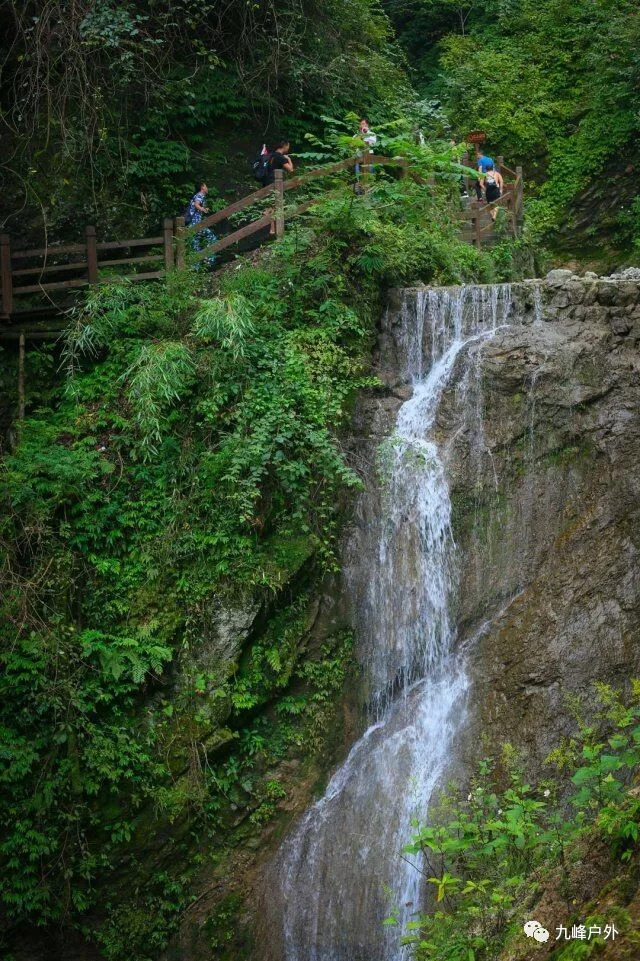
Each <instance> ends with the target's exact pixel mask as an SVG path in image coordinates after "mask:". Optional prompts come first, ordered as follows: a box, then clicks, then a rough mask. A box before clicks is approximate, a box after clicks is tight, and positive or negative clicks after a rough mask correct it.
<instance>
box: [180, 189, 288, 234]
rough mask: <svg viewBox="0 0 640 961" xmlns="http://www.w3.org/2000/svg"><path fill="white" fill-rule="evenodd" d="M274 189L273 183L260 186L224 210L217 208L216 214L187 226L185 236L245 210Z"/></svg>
mask: <svg viewBox="0 0 640 961" xmlns="http://www.w3.org/2000/svg"><path fill="white" fill-rule="evenodd" d="M273 190H274V187H273V184H267V186H266V187H260V189H259V190H254V192H253V193H252V194H247V196H246V197H243V198H242V199H241V200H236V202H235V203H233V204H229V206H228V207H225V208H224V210H216V212H215V213H214V214H209V216H208V217H205V218H204V219H203V220H201V221H200V223H199V224H194V225H193V227H187V228H186V230H185V236H187V237H190V236H193V235H194V234H197V233H198V231H199V230H203V229H204V228H205V227H211V226H212V225H213V224H218V223H220V221H221V220H226V219H227V217H230V216H231V215H232V214H237V213H240V211H241V210H244V208H245V207H248V206H249V205H250V204H254V203H255V202H256V201H257V200H263V199H264V198H265V197H268V196H269V194H272V193H273Z"/></svg>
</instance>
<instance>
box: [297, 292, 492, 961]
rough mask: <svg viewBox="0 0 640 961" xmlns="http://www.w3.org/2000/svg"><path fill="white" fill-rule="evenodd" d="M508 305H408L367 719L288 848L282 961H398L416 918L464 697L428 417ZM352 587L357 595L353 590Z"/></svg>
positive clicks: (369, 611) (475, 295) (379, 538)
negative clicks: (392, 918) (419, 859)
mask: <svg viewBox="0 0 640 961" xmlns="http://www.w3.org/2000/svg"><path fill="white" fill-rule="evenodd" d="M510 308H511V291H510V288H509V287H508V286H502V287H497V286H492V287H474V288H465V287H461V288H455V289H446V288H445V289H441V290H435V289H432V290H425V291H418V292H409V293H408V294H407V297H406V299H405V304H404V307H403V310H402V318H401V319H402V324H403V327H402V336H401V344H400V347H401V349H402V351H403V352H404V355H405V358H406V375H407V378H408V379H410V380H412V381H413V385H414V389H413V395H412V396H411V398H410V399H409V400H408V401H407V402H406V403H404V404H403V405H402V407H401V408H400V410H399V412H398V416H397V421H396V429H395V432H394V435H393V437H392V438H391V441H390V443H389V445H388V449H387V450H386V453H385V457H383V461H385V462H386V468H385V470H384V474H385V482H386V491H385V495H384V498H383V503H384V509H383V510H382V511H381V512H380V516H378V517H377V518H376V529H375V531H373V532H371V535H372V539H373V545H374V546H373V549H372V552H371V556H367V557H361V558H360V560H359V565H360V570H359V577H356V575H353V576H354V585H353V589H354V592H355V593H356V594H358V593H359V596H360V610H359V630H358V633H359V636H360V638H361V644H360V658H361V661H362V665H363V670H364V671H365V673H366V675H367V678H368V685H369V691H370V697H369V707H370V712H371V719H372V723H371V726H370V727H369V728H368V730H367V731H366V732H365V734H364V735H363V736H362V737H361V738H360V740H359V741H358V742H357V743H356V744H355V745H354V747H353V748H352V750H351V752H350V753H349V755H348V757H347V759H346V760H345V761H344V763H343V764H342V765H341V766H340V767H339V769H338V770H337V771H336V773H335V774H334V775H333V777H332V778H331V780H330V781H329V784H328V786H327V789H326V791H325V793H324V796H323V797H322V798H321V799H320V800H319V801H318V802H317V803H316V804H314V805H313V806H312V807H311V808H310V809H309V810H308V811H307V813H306V814H305V815H304V816H303V818H302V819H301V821H300V822H299V824H298V825H297V827H296V829H295V830H294V831H293V833H292V834H291V835H290V837H289V838H288V839H287V841H286V842H285V844H284V846H283V849H282V852H281V860H280V864H279V878H280V883H281V889H282V890H281V893H282V901H283V914H284V916H283V928H284V932H283V933H284V945H285V961H400V959H401V958H403V957H405V953H404V949H403V948H402V947H401V946H400V936H399V932H400V931H401V927H397V926H386V927H385V926H383V924H382V921H383V919H384V917H385V916H386V915H388V914H389V913H391V911H392V910H394V911H395V913H396V916H397V919H398V921H399V923H400V925H402V924H404V923H406V922H407V921H408V920H410V919H411V917H412V916H415V915H416V914H417V913H419V911H420V905H421V898H422V875H421V872H420V870H419V868H420V865H419V864H416V863H415V859H413V861H414V863H410V861H411V860H412V859H408V860H407V859H405V858H404V857H402V856H401V852H402V848H403V845H405V844H406V843H407V842H408V841H409V840H410V835H411V823H410V822H411V820H412V818H414V817H418V818H420V819H423V818H424V816H425V814H426V811H427V807H428V804H429V801H430V798H431V795H432V793H433V791H434V788H435V787H436V785H437V784H438V782H439V780H440V778H441V777H442V774H443V772H444V770H445V768H446V767H447V764H448V763H449V762H450V748H451V742H452V738H453V735H454V733H455V731H456V729H457V728H458V726H459V723H460V720H461V716H462V713H463V705H464V692H465V690H466V688H467V679H466V676H465V672H464V668H463V666H461V664H460V663H458V662H456V660H455V658H454V657H453V655H452V645H453V641H454V636H455V626H454V623H453V614H452V604H453V602H454V600H455V590H456V563H455V544H454V541H453V535H452V529H451V501H450V497H449V488H448V483H447V477H446V470H445V466H444V464H443V462H442V459H441V456H440V451H439V448H438V444H437V442H436V440H435V439H434V433H435V427H436V420H437V415H438V410H439V406H440V400H441V398H442V395H443V392H444V390H445V389H446V388H447V387H448V385H450V384H451V382H452V380H453V379H454V376H455V375H456V372H457V374H458V375H459V374H460V373H461V372H460V370H459V367H460V365H461V363H463V362H468V360H469V357H470V356H472V355H473V352H474V350H475V349H478V347H479V345H481V343H482V342H483V341H485V340H487V339H488V338H490V337H491V336H492V335H493V333H494V332H495V330H496V329H497V328H498V326H499V325H500V324H501V323H504V322H505V320H506V318H507V317H508V314H509V312H510ZM425 342H426V344H427V345H428V346H427V350H426V363H425V361H424V358H425ZM462 373H464V371H462ZM362 564H366V565H367V568H366V569H365V570H363V569H362V566H361V565H362ZM358 579H359V581H360V583H362V582H365V583H366V584H367V588H366V590H364V591H362V590H360V591H359V592H358V587H357V585H356V584H355V580H358Z"/></svg>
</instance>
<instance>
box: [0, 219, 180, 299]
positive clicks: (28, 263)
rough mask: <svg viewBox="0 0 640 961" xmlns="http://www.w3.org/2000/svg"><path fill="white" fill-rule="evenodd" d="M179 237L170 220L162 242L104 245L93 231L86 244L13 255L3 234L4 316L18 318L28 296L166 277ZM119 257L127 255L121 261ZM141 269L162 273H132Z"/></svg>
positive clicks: (146, 240)
mask: <svg viewBox="0 0 640 961" xmlns="http://www.w3.org/2000/svg"><path fill="white" fill-rule="evenodd" d="M173 235H174V224H173V220H171V219H170V218H167V219H166V220H165V221H164V224H163V231H162V234H160V235H158V236H157V237H143V238H138V237H136V238H133V239H131V240H110V241H100V242H98V240H97V238H96V228H95V227H93V226H89V227H87V228H86V230H85V242H84V243H83V244H62V245H55V244H52V245H51V246H49V247H42V248H38V249H34V250H12V249H11V240H10V238H9V235H8V234H2V235H0V275H1V278H2V297H1V300H0V313H1V314H5V315H10V314H12V313H14V302H15V298H16V297H20V296H25V295H27V294H44V295H45V296H48V295H49V294H50V293H54V292H59V291H66V290H71V291H72V290H73V289H75V288H82V287H87V286H88V285H89V284H97V283H109V282H110V281H113V280H120V279H124V278H126V279H127V280H132V281H138V280H154V279H156V278H158V277H164V275H165V272H166V271H167V270H171V269H172V267H173V265H174V237H173ZM154 248H157V249H156V250H154ZM133 251H136V253H133ZM137 251H144V252H142V253H137ZM119 252H120V253H121V254H122V255H120V256H118V253H119ZM140 264H145V265H147V264H148V265H154V266H155V268H156V269H154V270H143V271H136V272H131V271H130V269H129V268H131V267H134V266H135V267H136V268H137V267H138V265H140ZM122 267H124V268H125V272H124V273H119V274H117V275H114V276H108V275H107V276H100V271H101V270H104V268H122ZM69 275H72V276H69ZM25 281H26V282H25Z"/></svg>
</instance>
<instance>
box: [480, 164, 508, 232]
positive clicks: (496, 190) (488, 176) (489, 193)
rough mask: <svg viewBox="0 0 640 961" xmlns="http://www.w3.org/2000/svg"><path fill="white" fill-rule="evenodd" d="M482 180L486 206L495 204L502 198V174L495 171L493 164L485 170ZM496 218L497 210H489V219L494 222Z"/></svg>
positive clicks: (495, 208) (493, 208) (494, 208)
mask: <svg viewBox="0 0 640 961" xmlns="http://www.w3.org/2000/svg"><path fill="white" fill-rule="evenodd" d="M482 179H483V184H484V196H485V200H486V201H487V203H488V204H492V203H495V201H496V200H499V199H500V197H501V196H502V191H503V190H504V180H503V179H502V174H499V173H498V171H497V170H496V169H495V167H494V166H493V164H491V165H490V166H489V168H488V169H487V171H486V173H485V175H484V177H483V178H482ZM497 216H498V208H497V207H492V208H491V219H492V220H495V219H496V217H497Z"/></svg>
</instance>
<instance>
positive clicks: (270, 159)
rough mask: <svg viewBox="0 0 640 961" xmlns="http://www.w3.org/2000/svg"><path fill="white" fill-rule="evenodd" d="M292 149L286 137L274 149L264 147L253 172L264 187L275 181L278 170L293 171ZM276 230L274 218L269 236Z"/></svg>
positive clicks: (290, 172)
mask: <svg viewBox="0 0 640 961" xmlns="http://www.w3.org/2000/svg"><path fill="white" fill-rule="evenodd" d="M290 149H291V144H290V143H289V141H288V140H287V139H286V138H284V137H283V138H282V140H279V141H278V144H277V146H276V147H274V148H273V149H272V150H267V148H266V147H263V148H262V151H261V153H260V156H259V157H258V159H257V160H256V162H255V163H254V165H253V172H254V175H255V177H256V179H257V180H259V181H260V183H261V184H262V186H263V187H268V186H269V185H270V184H272V183H273V182H274V181H275V179H276V173H275V172H276V170H286V172H287V173H289V174H292V173H293V171H294V166H293V161H292V159H291V157H290V156H289V150H290ZM275 232H276V224H275V220H272V221H271V224H270V226H269V236H270V237H273V236H274V234H275Z"/></svg>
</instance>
